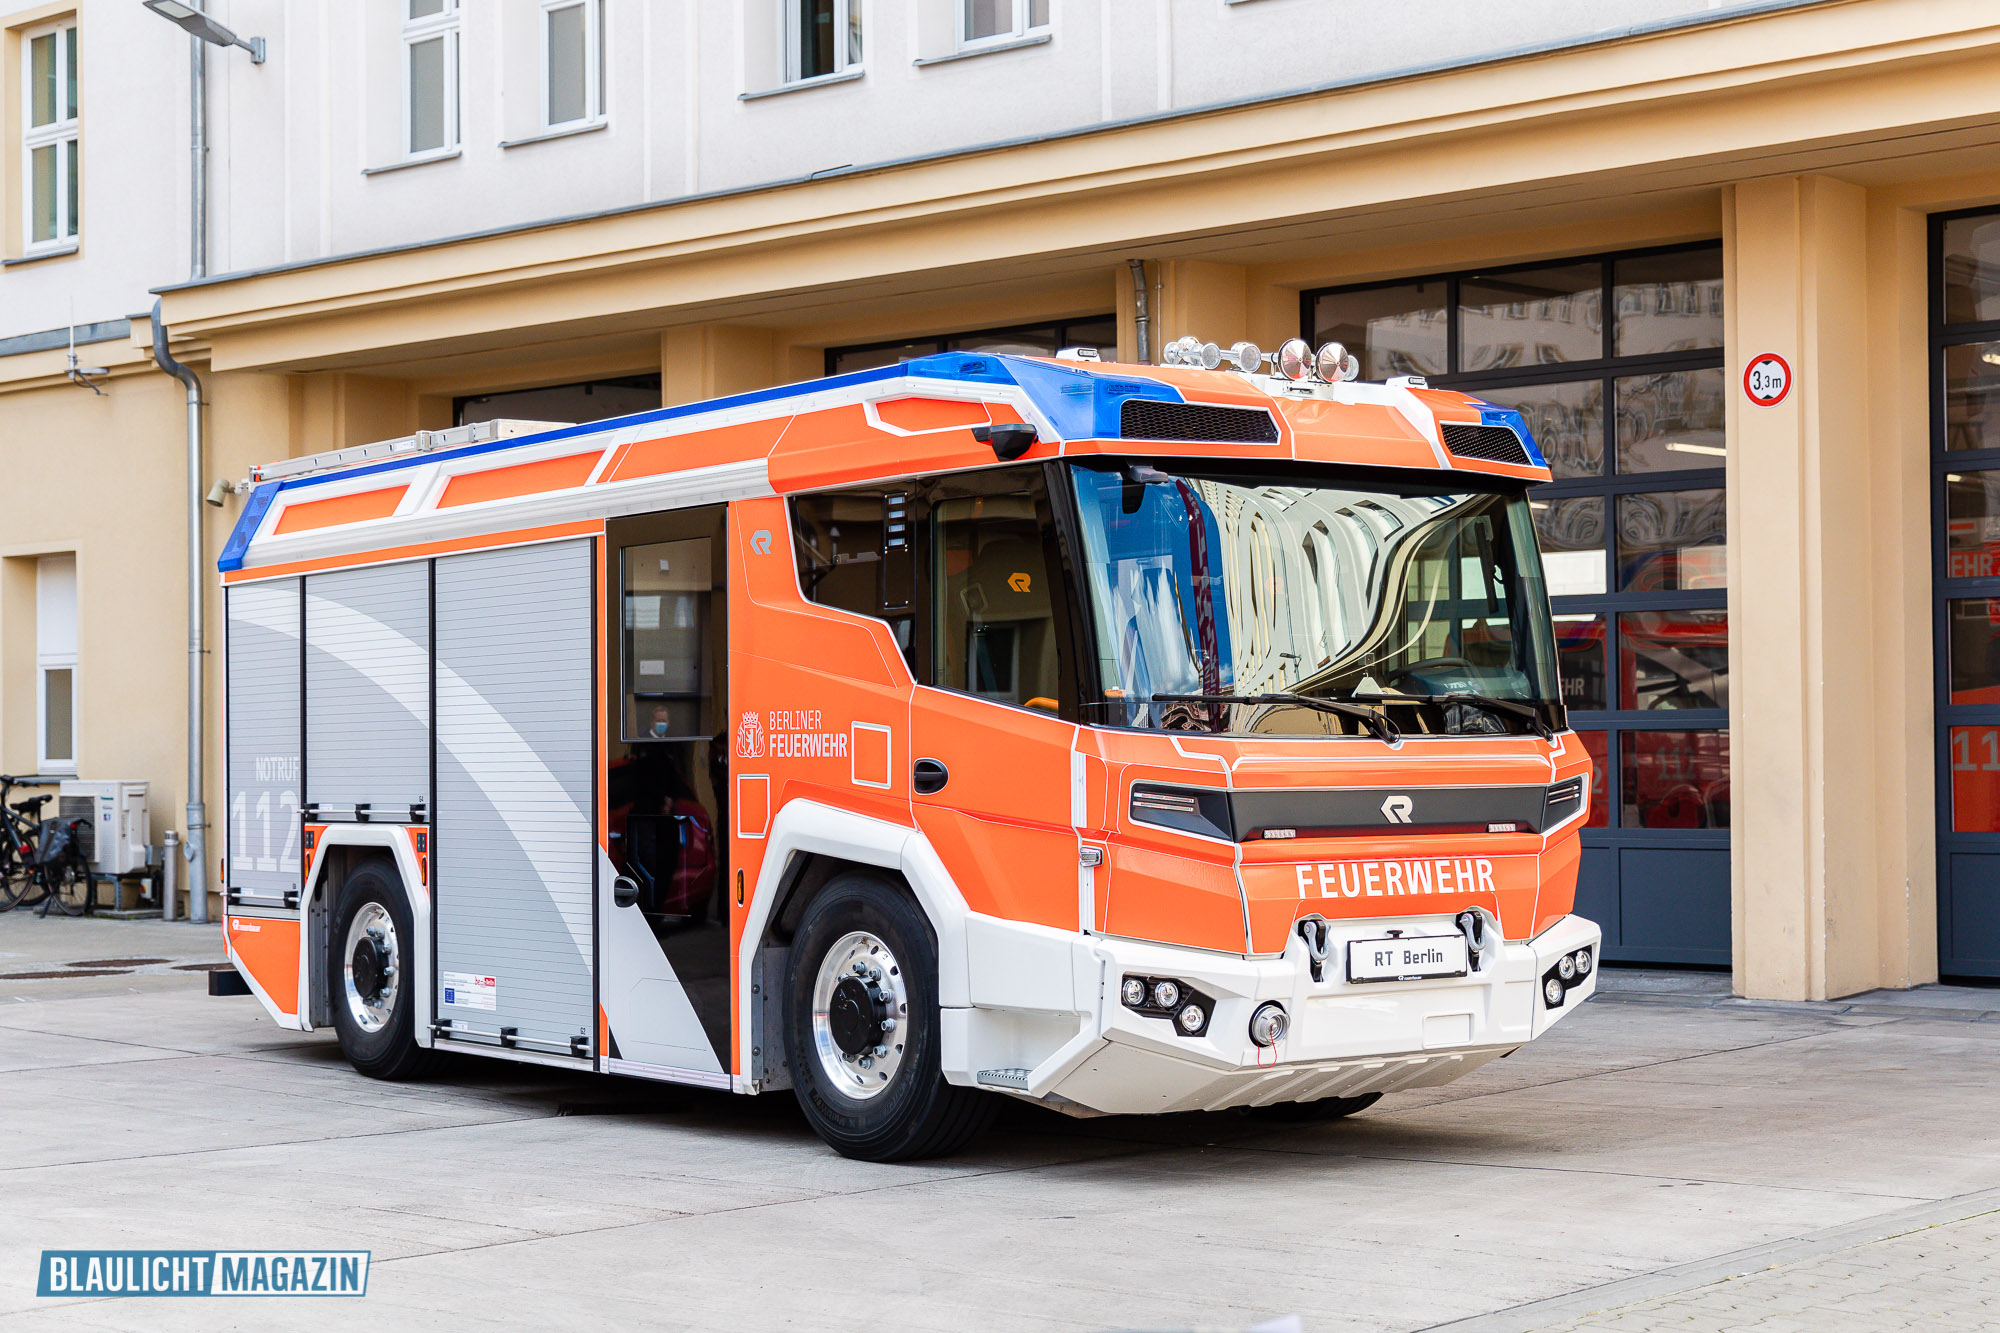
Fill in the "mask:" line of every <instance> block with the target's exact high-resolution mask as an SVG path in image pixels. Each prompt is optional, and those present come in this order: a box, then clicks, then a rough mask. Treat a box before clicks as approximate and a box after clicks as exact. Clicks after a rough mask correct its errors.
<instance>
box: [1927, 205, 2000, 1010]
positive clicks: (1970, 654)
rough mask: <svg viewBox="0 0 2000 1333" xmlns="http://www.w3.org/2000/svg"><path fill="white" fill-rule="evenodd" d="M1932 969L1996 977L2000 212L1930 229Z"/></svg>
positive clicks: (1955, 218) (1950, 219)
mask: <svg viewBox="0 0 2000 1333" xmlns="http://www.w3.org/2000/svg"><path fill="white" fill-rule="evenodd" d="M1931 264H1932V273H1933V281H1932V283H1931V374H1932V396H1931V403H1932V406H1931V417H1932V422H1931V474H1932V475H1931V505H1932V513H1933V515H1934V516H1935V518H1934V521H1933V523H1932V529H1933V532H1932V545H1933V550H1934V553H1935V554H1934V558H1935V560H1936V562H1937V577H1936V579H1935V580H1934V581H1933V584H1932V586H1933V588H1935V589H1936V613H1935V614H1936V626H1937V630H1936V633H1937V638H1936V652H1935V661H1936V664H1937V682H1936V697H1937V775H1938V800H1937V808H1938V970H1939V971H1940V972H1942V973H1943V974H1944V975H1945V976H1947V977H1953V976H1958V977H2000V212H1994V211H1988V212H1985V213H1977V214H1954V215H1948V216H1942V217H1938V218H1935V219H1933V221H1932V232H1931Z"/></svg>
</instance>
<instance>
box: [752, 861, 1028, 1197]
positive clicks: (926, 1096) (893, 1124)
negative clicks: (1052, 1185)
mask: <svg viewBox="0 0 2000 1333" xmlns="http://www.w3.org/2000/svg"><path fill="white" fill-rule="evenodd" d="M937 962H938V955H937V937H936V935H935V934H934V933H933V932H932V930H931V926H930V922H929V921H927V920H925V919H924V916H923V914H922V913H921V912H920V911H918V909H917V907H916V905H915V904H914V903H912V902H911V901H910V899H909V897H908V895H907V894H905V893H904V892H903V891H902V890H901V889H899V888H897V887H896V886H894V885H892V884H890V883H888V882H887V881H885V880H883V879H881V878H879V877H877V876H875V875H870V874H865V873H856V874H847V875H840V876H838V877H836V878H835V879H833V880H832V881H830V882H829V883H828V884H827V885H826V887H825V888H824V889H823V890H821V892H820V894H819V896H818V897H816V898H814V899H813V901H812V902H811V904H810V905H808V906H807V908H806V911H805V916H804V918H803V919H802V920H801V921H800V922H799V928H798V933H797V934H796V935H795V936H794V937H793V939H792V951H791V960H790V968H789V972H788V975H787V978H786V995H785V1038H786V1044H787V1049H788V1051H789V1053H790V1056H791V1065H792V1084H793V1092H794V1095H796V1096H797V1097H798V1100H799V1106H800V1108H801V1109H802V1110H804V1112H805V1116H806V1119H807V1120H808V1121H809V1122H811V1124H812V1127H813V1129H814V1130H815V1131H817V1132H818V1134H819V1136H820V1137H821V1138H823V1139H825V1140H826V1141H827V1143H828V1144H830V1145H831V1146H832V1147H833V1149H834V1151H836V1152H838V1153H840V1154H841V1155H842V1156H844V1157H854V1158H859V1159H861V1160H863V1161H869V1162H898V1161H908V1160H911V1159H914V1158H919V1157H939V1156H943V1155H945V1154H947V1153H951V1152H955V1151H957V1150H958V1149H959V1148H962V1147H964V1146H965V1145H966V1144H967V1143H969V1142H971V1141H972V1139H973V1138H974V1137H975V1136H976V1135H977V1134H979V1132H980V1131H981V1130H983V1129H985V1128H986V1126H987V1124H988V1123H989V1122H990V1121H991V1120H992V1118H993V1112H994V1110H995V1104H994V1099H993V1097H992V1095H991V1094H990V1093H984V1092H980V1091H978V1090H977V1089H974V1088H961V1087H957V1086H955V1085H953V1084H950V1083H947V1082H945V1078H944V1074H943V1071H942V1067H941V1065H940V1046H941V1037H940V1033H939V1019H938V995H937Z"/></svg>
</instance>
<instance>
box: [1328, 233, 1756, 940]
mask: <svg viewBox="0 0 2000 1333" xmlns="http://www.w3.org/2000/svg"><path fill="white" fill-rule="evenodd" d="M1304 316H1305V326H1306V336H1307V337H1308V338H1310V339H1312V340H1313V342H1314V344H1315V345H1318V344H1319V343H1320V342H1323V341H1326V340H1327V339H1333V338H1337V339H1339V340H1340V341H1341V342H1343V343H1346V344H1347V346H1348V347H1349V348H1350V349H1352V350H1353V351H1354V353H1355V354H1356V355H1357V356H1359V357H1360V358H1361V363H1362V368H1363V369H1362V373H1363V376H1364V377H1365V378H1367V379H1370V380H1380V379H1385V378H1387V377H1388V376H1390V375H1412V374H1414V375H1423V376H1425V377H1427V378H1428V379H1429V381H1430V382H1431V384H1433V385H1435V386H1437V387H1440V388H1453V389H1463V390H1465V391H1467V392H1470V393H1476V394H1478V395H1480V396H1481V397H1483V398H1486V399H1489V400H1491V401H1493V402H1496V403H1501V404H1504V405H1506V406H1508V407H1513V408H1516V409H1518V410H1519V411H1520V412H1521V414H1522V415H1523V416H1524V417H1525V418H1526V419H1527V422H1528V425H1529V428H1530V429H1532V430H1533V431H1534V434H1535V438H1536V440H1537V441H1538V442H1539V443H1540V444H1541V446H1542V452H1543V453H1544V454H1546V455H1547V456H1548V458H1549V463H1550V466H1551V468H1552V470H1553V471H1554V473H1555V481H1554V482H1553V483H1551V484H1550V485H1547V486H1543V487H1540V488H1538V489H1537V490H1536V491H1535V492H1534V493H1533V499H1532V502H1531V503H1532V504H1533V506H1534V512H1535V518H1536V524H1537V528H1538V530H1539V532H1540V536H1541V543H1542V550H1543V553H1544V555H1543V559H1544V564H1545V567H1546V572H1547V577H1548V584H1549V593H1550V597H1551V601H1552V603H1553V606H1554V610H1555V618H1556V634H1557V641H1558V647H1559V649H1560V651H1561V656H1562V676H1563V693H1564V697H1565V699H1566V701H1567V702H1568V705H1569V709H1570V722H1571V725H1572V726H1574V727H1575V728H1576V729H1577V731H1578V732H1579V733H1580V734H1581V735H1582V736H1583V739H1584V741H1585V743H1586V744H1587V745H1589V747H1590V749H1591V752H1592V754H1593V756H1594V757H1595V758H1596V761H1597V785H1596V791H1595V793H1594V795H1593V799H1592V814H1591V820H1590V825H1589V827H1588V828H1587V829H1586V830H1585V832H1584V839H1583V841H1584V861H1583V874H1582V878H1581V880H1580V881H1579V884H1578V888H1577V910H1578V911H1579V912H1580V913H1582V914H1583V915H1585V916H1587V917H1589V918H1590V919H1592V920H1594V921H1596V922H1598V923H1599V924H1600V925H1602V926H1603V928H1604V950H1605V957H1606V958H1607V959H1608V960H1612V961H1624V962H1650V963H1673V964H1683V965H1686V964H1708V965H1720V966H1727V965H1728V963H1729V961H1730V948H1729V842H1730V832H1729V823H1730V820H1729V814H1730V802H1729V647H1728V630H1729V611H1728V591H1727V590H1728V544H1727V543H1728V533H1727V530H1726V527H1725V520H1724V504H1723V500H1724V483H1723V469H1724V465H1725V463H1726V461H1727V458H1728V447H1729V444H1728V439H1727V437H1726V432H1725V430H1724V425H1723V408H1724V402H1725V385H1724V372H1723V368H1722V366H1723V349H1722V247H1721V246H1720V245H1719V244H1713V243H1711V244H1703V245H1694V246H1678V247H1673V248H1670V249H1656V250H1646V251H1636V252H1628V253H1624V254H1615V255H1593V256H1589V257H1585V258H1579V259H1574V260H1561V261H1555V262H1549V263H1539V264H1532V265H1518V266H1512V267H1507V268H1495V269H1484V270H1476V271H1467V272H1459V273H1446V274H1438V275H1434V276H1430V277H1425V278H1420V279H1415V280H1402V281H1398V282H1391V283H1374V284H1370V285H1367V286H1363V287H1349V288H1341V289H1335V290H1331V291H1323V292H1308V293H1306V297H1305V309H1304Z"/></svg>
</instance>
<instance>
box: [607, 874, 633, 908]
mask: <svg viewBox="0 0 2000 1333" xmlns="http://www.w3.org/2000/svg"><path fill="white" fill-rule="evenodd" d="M611 901H612V902H614V903H616V904H617V905H618V906H620V907H631V906H634V905H635V904H637V903H638V901H639V881H638V880H636V879H633V878H632V877H631V876H630V875H620V876H619V877H618V878H617V879H614V880H612V881H611Z"/></svg>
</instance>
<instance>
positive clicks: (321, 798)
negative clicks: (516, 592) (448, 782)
mask: <svg viewBox="0 0 2000 1333" xmlns="http://www.w3.org/2000/svg"><path fill="white" fill-rule="evenodd" d="M430 669H431V668H430V566H429V565H428V564H426V563H423V562H418V563H415V564H403V565H380V566H376V567H375V568H372V569H349V570H341V571H338V572H336V573H332V574H313V575H309V576H308V577H307V578H306V799H307V800H308V801H310V802H312V803H313V804H315V805H318V806H320V807H322V808H323V809H325V808H326V807H332V810H331V811H329V813H337V812H339V811H341V810H344V809H345V808H346V807H348V806H352V805H356V804H367V805H370V806H372V807H374V809H375V810H376V811H378V812H380V813H381V814H382V815H389V814H392V813H393V814H395V815H396V816H397V817H407V816H408V813H409V809H408V807H410V806H412V805H416V804H419V803H422V802H427V801H428V800H429V799H430V769H431V765H430Z"/></svg>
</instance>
